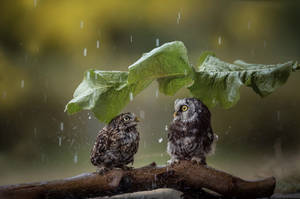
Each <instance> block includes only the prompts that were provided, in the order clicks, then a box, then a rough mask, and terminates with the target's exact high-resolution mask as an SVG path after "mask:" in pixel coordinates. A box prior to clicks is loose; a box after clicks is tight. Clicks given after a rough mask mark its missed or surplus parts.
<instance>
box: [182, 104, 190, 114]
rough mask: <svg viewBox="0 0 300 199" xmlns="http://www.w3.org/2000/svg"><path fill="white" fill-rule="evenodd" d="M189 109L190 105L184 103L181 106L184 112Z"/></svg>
mask: <svg viewBox="0 0 300 199" xmlns="http://www.w3.org/2000/svg"><path fill="white" fill-rule="evenodd" d="M188 109H189V107H188V106H187V105H183V106H182V107H181V110H182V111H183V112H184V111H187V110H188Z"/></svg>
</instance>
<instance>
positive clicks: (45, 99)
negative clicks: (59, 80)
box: [44, 93, 48, 103]
mask: <svg viewBox="0 0 300 199" xmlns="http://www.w3.org/2000/svg"><path fill="white" fill-rule="evenodd" d="M47 100H48V96H47V94H46V93H44V102H45V103H47Z"/></svg>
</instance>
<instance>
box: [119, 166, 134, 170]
mask: <svg viewBox="0 0 300 199" xmlns="http://www.w3.org/2000/svg"><path fill="white" fill-rule="evenodd" d="M121 169H123V170H125V171H130V170H132V169H134V167H130V166H125V165H124V166H122V167H121Z"/></svg>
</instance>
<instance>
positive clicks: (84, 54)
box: [83, 48, 87, 57]
mask: <svg viewBox="0 0 300 199" xmlns="http://www.w3.org/2000/svg"><path fill="white" fill-rule="evenodd" d="M83 56H85V57H86V56H87V49H86V48H84V49H83Z"/></svg>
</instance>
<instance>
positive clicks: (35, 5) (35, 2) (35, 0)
mask: <svg viewBox="0 0 300 199" xmlns="http://www.w3.org/2000/svg"><path fill="white" fill-rule="evenodd" d="M33 7H34V8H36V7H37V0H33Z"/></svg>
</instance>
